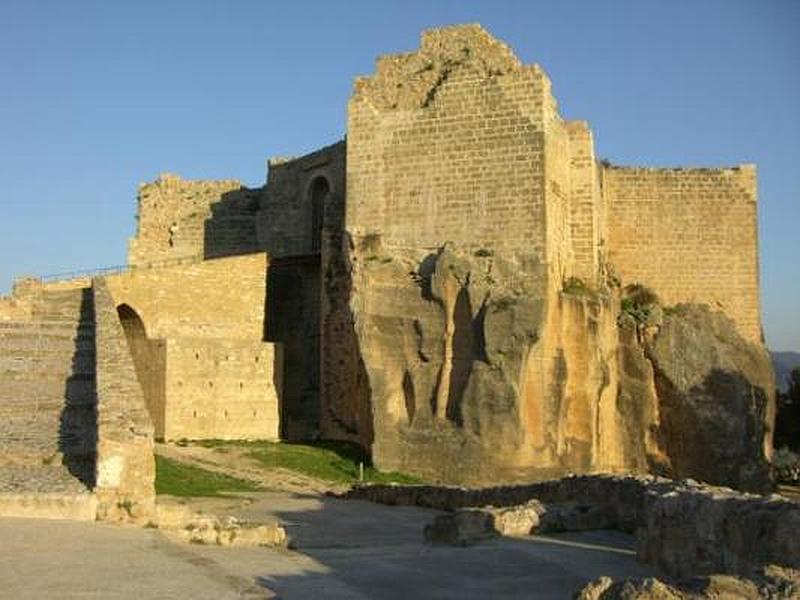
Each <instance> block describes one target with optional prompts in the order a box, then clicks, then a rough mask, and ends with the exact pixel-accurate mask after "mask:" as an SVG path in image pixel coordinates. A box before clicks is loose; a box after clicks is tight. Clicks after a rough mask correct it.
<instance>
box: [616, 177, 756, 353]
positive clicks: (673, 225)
mask: <svg viewBox="0 0 800 600" xmlns="http://www.w3.org/2000/svg"><path fill="white" fill-rule="evenodd" d="M603 195H604V199H605V203H606V210H607V223H608V224H607V229H608V258H609V261H610V262H611V263H612V265H613V266H614V267H615V269H616V270H617V272H618V273H619V275H620V276H621V277H622V279H623V280H624V282H625V283H633V282H640V283H643V284H645V285H647V286H649V287H651V288H652V289H654V290H655V291H656V292H657V293H658V294H659V296H660V297H661V299H662V300H663V301H664V303H665V304H668V305H671V304H677V303H680V302H700V303H707V304H709V305H711V306H712V307H713V308H716V309H721V310H723V311H724V312H725V313H726V314H727V315H728V316H730V317H731V318H732V319H733V320H734V322H735V323H736V326H737V327H738V328H739V331H740V332H741V333H742V334H743V335H744V336H745V337H747V338H748V339H750V340H754V341H760V340H761V317H760V309H759V300H758V298H759V295H758V294H759V292H758V232H757V206H756V198H757V191H756V170H755V167H754V166H753V165H742V166H739V167H734V168H728V169H646V168H636V167H610V168H605V169H603Z"/></svg>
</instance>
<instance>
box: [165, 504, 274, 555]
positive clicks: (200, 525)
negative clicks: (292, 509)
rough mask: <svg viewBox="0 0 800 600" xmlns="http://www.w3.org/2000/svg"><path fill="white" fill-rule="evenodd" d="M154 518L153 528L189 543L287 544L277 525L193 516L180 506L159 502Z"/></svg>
mask: <svg viewBox="0 0 800 600" xmlns="http://www.w3.org/2000/svg"><path fill="white" fill-rule="evenodd" d="M156 517H157V522H156V523H153V525H156V526H157V527H158V528H159V529H161V530H162V531H163V532H165V533H166V534H167V535H169V536H171V537H174V538H177V539H179V540H181V541H183V542H188V543H190V544H205V545H212V546H285V545H286V544H287V543H288V539H287V536H286V531H285V530H284V529H283V527H281V526H280V525H278V524H277V523H270V524H262V523H248V522H244V521H240V520H238V519H236V518H235V517H231V516H227V517H217V516H215V515H209V514H204V513H195V512H194V511H192V510H191V509H190V508H189V507H187V506H185V505H183V504H174V503H158V504H157V505H156Z"/></svg>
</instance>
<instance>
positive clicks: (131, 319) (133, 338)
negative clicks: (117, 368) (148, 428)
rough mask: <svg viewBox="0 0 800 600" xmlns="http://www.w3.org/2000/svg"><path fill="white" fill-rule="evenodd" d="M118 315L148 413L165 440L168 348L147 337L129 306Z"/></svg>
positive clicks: (143, 326) (138, 317)
mask: <svg viewBox="0 0 800 600" xmlns="http://www.w3.org/2000/svg"><path fill="white" fill-rule="evenodd" d="M117 315H119V321H120V323H121V324H122V329H123V330H124V331H125V338H126V339H127V341H128V349H129V350H130V353H131V358H132V359H133V366H134V368H135V369H136V377H137V378H138V379H139V385H140V386H141V388H142V395H143V396H144V401H145V405H146V406H147V412H148V413H150V418H151V419H152V420H153V425H154V427H155V435H156V438H158V439H163V437H164V416H165V410H166V407H165V396H164V394H165V388H164V376H165V371H166V368H165V356H164V346H163V343H160V342H159V341H158V340H151V339H149V338H148V337H147V329H146V328H145V325H144V321H142V318H141V317H140V316H139V313H137V312H136V310H135V309H134V308H133V307H132V306H130V305H128V304H120V305H119V306H118V307H117Z"/></svg>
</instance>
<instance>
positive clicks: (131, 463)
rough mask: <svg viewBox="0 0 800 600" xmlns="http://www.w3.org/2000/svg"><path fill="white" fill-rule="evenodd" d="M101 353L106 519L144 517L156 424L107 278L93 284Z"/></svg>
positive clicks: (151, 493)
mask: <svg viewBox="0 0 800 600" xmlns="http://www.w3.org/2000/svg"><path fill="white" fill-rule="evenodd" d="M93 291H94V306H95V344H96V353H97V363H96V378H97V467H96V469H97V470H96V485H95V493H96V495H97V498H98V508H97V516H98V519H101V520H131V519H132V520H136V521H144V520H146V519H148V518H150V517H152V516H153V514H154V506H155V488H154V482H155V461H154V459H153V424H152V422H151V420H150V417H149V416H148V413H147V408H146V406H145V403H144V396H143V394H142V389H141V387H140V385H139V381H138V379H137V376H136V369H135V367H134V365H133V360H132V358H131V354H130V352H129V350H128V344H127V341H126V339H125V333H124V331H123V329H122V324H121V323H120V321H119V317H118V316H117V307H116V304H115V303H114V300H113V298H112V296H111V293H110V291H109V289H108V286H107V284H106V282H105V280H104V279H102V278H98V279H95V280H94V282H93Z"/></svg>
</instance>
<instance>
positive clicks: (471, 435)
mask: <svg viewBox="0 0 800 600" xmlns="http://www.w3.org/2000/svg"><path fill="white" fill-rule="evenodd" d="M357 251H358V255H357V256H356V259H355V261H354V277H353V282H354V283H353V286H354V295H353V300H352V301H351V305H352V309H353V313H354V317H355V324H356V335H357V337H358V342H359V347H360V351H361V356H362V358H363V362H364V366H365V369H366V374H367V376H368V379H369V386H370V389H371V394H372V411H373V418H374V428H375V444H374V446H373V460H374V462H375V464H376V465H377V466H379V467H380V468H381V469H385V470H399V471H407V472H413V473H418V474H420V475H423V476H426V477H430V478H432V479H443V480H450V481H472V482H476V481H481V480H486V479H487V478H490V474H491V473H493V472H494V471H495V470H496V468H497V466H498V465H504V466H508V462H509V461H510V460H511V461H513V459H514V457H515V456H516V454H517V453H518V452H520V450H521V449H522V447H523V441H524V428H523V424H522V422H521V415H522V413H523V412H524V411H523V409H522V407H521V405H520V397H521V396H520V385H521V379H522V377H521V374H522V369H523V363H524V360H525V357H526V355H527V353H528V351H529V349H530V347H531V346H532V345H533V344H534V343H535V341H536V340H537V335H538V334H537V332H538V326H539V322H540V319H541V311H542V303H541V301H538V300H537V298H538V297H540V295H539V294H537V293H535V289H536V287H535V286H536V285H537V282H540V281H541V280H542V279H541V277H542V276H541V271H540V270H541V267H540V266H539V265H538V264H537V263H536V262H535V261H533V260H528V259H526V258H525V257H517V258H514V259H509V260H505V259H500V258H497V257H492V256H475V255H471V254H467V253H466V252H463V251H458V250H456V249H455V248H453V247H452V246H450V245H446V246H445V247H443V248H442V249H441V250H439V251H438V252H436V253H434V254H426V253H425V252H421V253H420V252H415V251H408V252H403V251H395V250H392V251H391V252H383V251H381V249H380V248H376V247H375V246H374V245H373V246H371V247H366V244H365V243H363V242H362V243H360V244H357Z"/></svg>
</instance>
